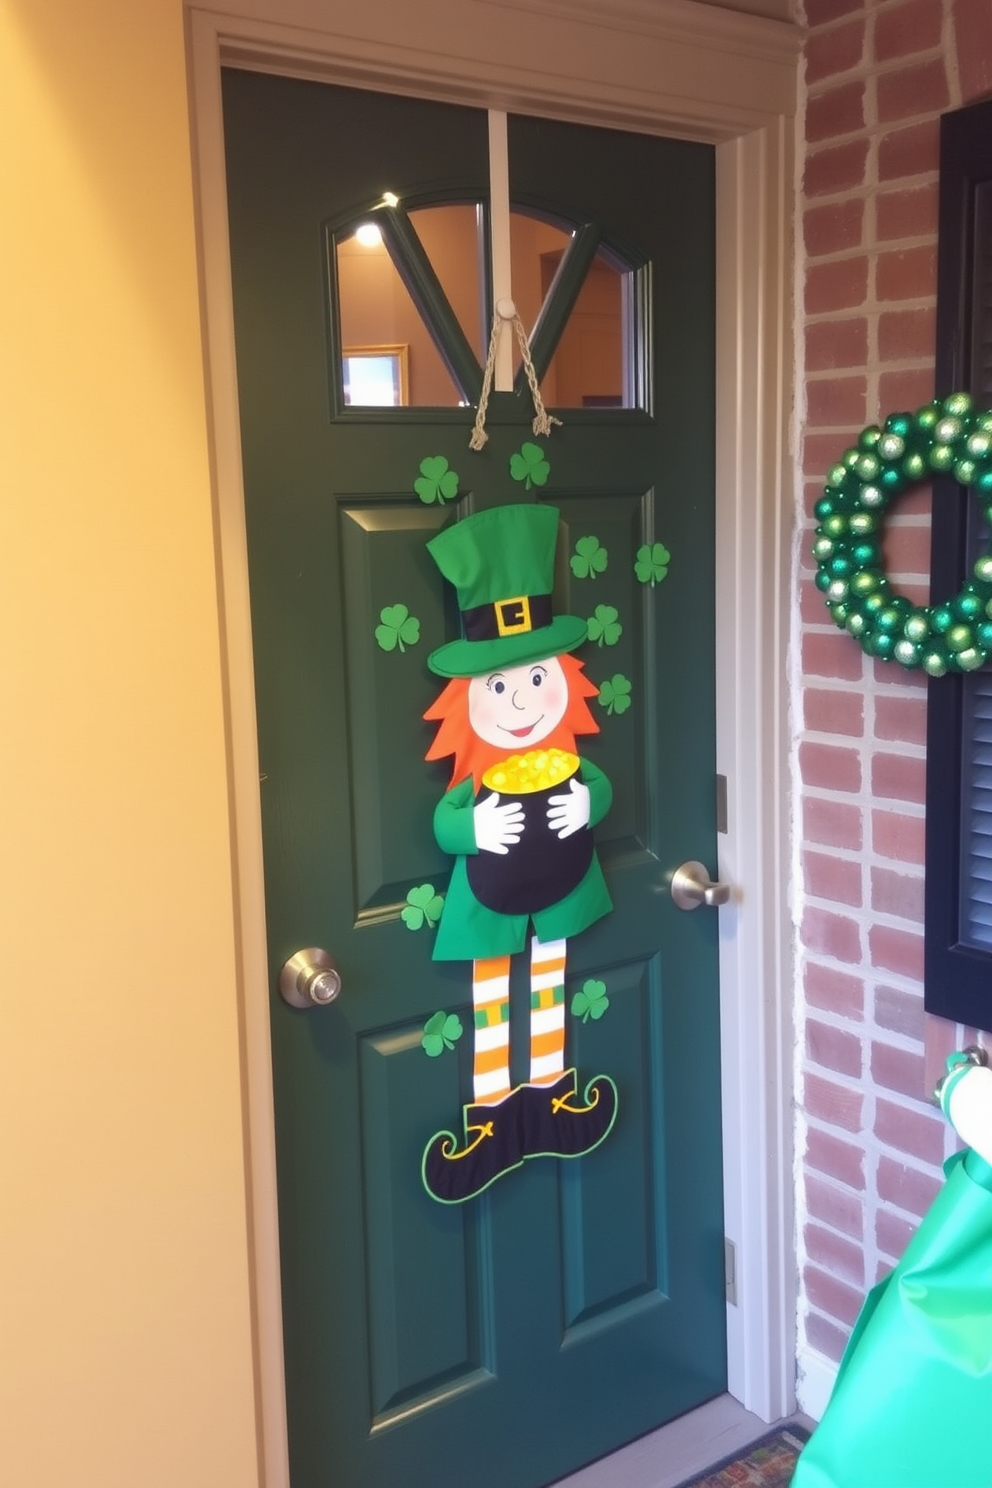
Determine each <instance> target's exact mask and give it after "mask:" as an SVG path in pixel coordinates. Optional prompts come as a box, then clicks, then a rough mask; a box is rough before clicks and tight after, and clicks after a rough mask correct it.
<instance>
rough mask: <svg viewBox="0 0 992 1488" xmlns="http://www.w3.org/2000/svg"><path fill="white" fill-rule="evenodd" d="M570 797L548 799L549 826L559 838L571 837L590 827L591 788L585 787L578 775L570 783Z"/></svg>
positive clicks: (551, 797)
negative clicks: (574, 833) (583, 828)
mask: <svg viewBox="0 0 992 1488" xmlns="http://www.w3.org/2000/svg"><path fill="white" fill-rule="evenodd" d="M569 790H570V792H571V794H570V795H567V796H550V797H549V799H548V807H549V809H548V826H549V827H550V828H551V830H552V832H557V833H558V836H559V838H561V837H571V835H572V833H573V832H578V831H580V830H581V828H582V827H587V826H588V825H589V787H588V786H587V785H583V784H582V781H581V780H580V779H579V778H578V776H577V775H573V776H572V778H571V780H570V781H569Z"/></svg>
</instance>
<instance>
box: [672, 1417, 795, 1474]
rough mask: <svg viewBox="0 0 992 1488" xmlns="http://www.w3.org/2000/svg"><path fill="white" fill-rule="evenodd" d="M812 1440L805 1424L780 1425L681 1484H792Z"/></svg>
mask: <svg viewBox="0 0 992 1488" xmlns="http://www.w3.org/2000/svg"><path fill="white" fill-rule="evenodd" d="M808 1441H809V1432H808V1431H806V1430H805V1429H804V1428H803V1427H802V1426H780V1427H778V1428H777V1429H776V1430H775V1431H769V1433H768V1435H767V1436H763V1437H761V1438H760V1439H759V1440H758V1441H756V1442H752V1443H751V1445H750V1446H749V1447H745V1449H744V1450H743V1451H742V1452H740V1453H739V1454H738V1455H737V1456H736V1457H726V1458H724V1460H723V1462H718V1463H717V1464H716V1466H715V1467H709V1468H707V1469H706V1471H705V1472H704V1473H703V1474H702V1476H701V1477H697V1478H688V1479H687V1480H686V1481H685V1482H684V1483H681V1484H680V1485H679V1488H789V1483H790V1482H791V1481H792V1474H793V1473H794V1472H795V1470H796V1462H797V1461H798V1459H799V1453H800V1452H801V1451H802V1449H803V1447H804V1446H805V1445H806V1443H807V1442H808Z"/></svg>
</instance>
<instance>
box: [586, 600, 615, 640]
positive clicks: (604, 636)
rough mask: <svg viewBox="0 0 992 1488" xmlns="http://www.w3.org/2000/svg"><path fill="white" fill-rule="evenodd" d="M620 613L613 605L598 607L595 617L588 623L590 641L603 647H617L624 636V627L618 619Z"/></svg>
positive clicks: (590, 618)
mask: <svg viewBox="0 0 992 1488" xmlns="http://www.w3.org/2000/svg"><path fill="white" fill-rule="evenodd" d="M619 613H620V612H619V611H618V610H615V609H614V608H613V606H612V605H597V606H596V613H595V615H591V616H590V617H589V621H588V625H589V639H590V640H591V641H597V642H598V643H599V645H601V646H615V645H616V643H617V641H618V640H619V639H620V637H621V636H622V635H623V626H622V625H621V624H620V621H619V619H618V618H617V617H618V615H619Z"/></svg>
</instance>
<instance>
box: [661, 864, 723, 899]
mask: <svg viewBox="0 0 992 1488" xmlns="http://www.w3.org/2000/svg"><path fill="white" fill-rule="evenodd" d="M672 898H673V899H674V900H675V903H676V904H677V905H678V907H679V909H698V908H699V906H700V905H701V904H708V905H709V906H710V907H711V908H713V907H715V906H716V905H718V904H726V902H727V900H728V899H729V898H730V885H729V884H726V883H714V882H713V880H712V879H711V878H710V876H709V873H708V872H707V870H706V868H705V867H704V866H703V864H702V863H697V862H696V861H695V859H690V860H689V862H688V863H683V864H682V867H681V868H676V870H675V873H674V876H673V878H672Z"/></svg>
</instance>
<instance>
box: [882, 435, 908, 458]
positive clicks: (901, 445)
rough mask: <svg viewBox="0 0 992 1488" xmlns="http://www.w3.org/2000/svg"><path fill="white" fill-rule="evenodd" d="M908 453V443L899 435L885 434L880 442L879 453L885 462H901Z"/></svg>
mask: <svg viewBox="0 0 992 1488" xmlns="http://www.w3.org/2000/svg"><path fill="white" fill-rule="evenodd" d="M905 452H906V441H905V439H903V438H902V436H901V435H899V434H883V435H882V437H881V439H880V440H879V441H878V453H879V454H880V455H881V457H882V459H883V460H901V459H902V457H903V455H904V454H905Z"/></svg>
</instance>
